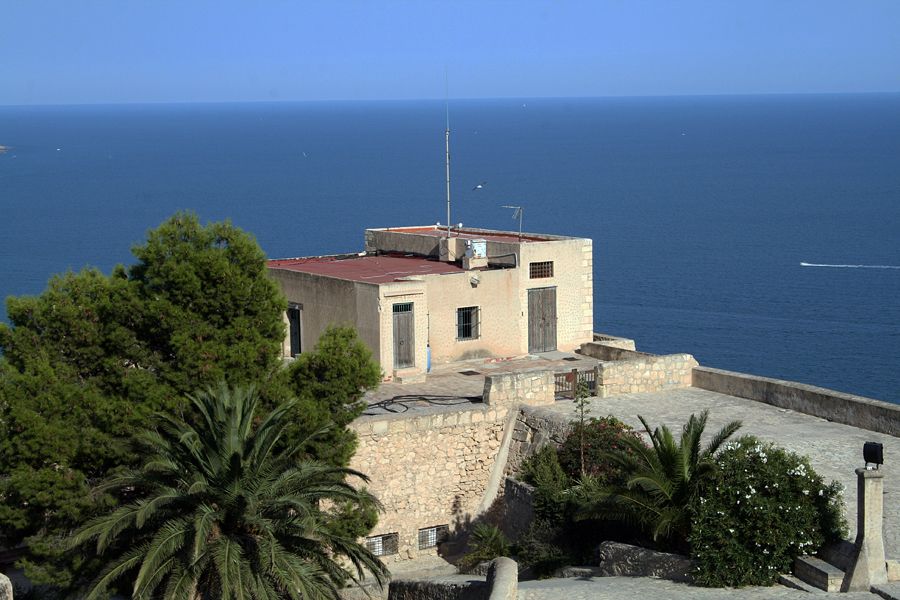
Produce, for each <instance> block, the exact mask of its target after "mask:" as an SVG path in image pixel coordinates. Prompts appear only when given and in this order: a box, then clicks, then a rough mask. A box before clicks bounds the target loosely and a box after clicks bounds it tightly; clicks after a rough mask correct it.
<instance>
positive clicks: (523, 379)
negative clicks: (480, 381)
mask: <svg viewBox="0 0 900 600" xmlns="http://www.w3.org/2000/svg"><path fill="white" fill-rule="evenodd" d="M482 397H483V401H484V403H485V404H487V405H489V406H495V407H509V406H513V405H517V404H521V403H524V404H528V405H531V406H541V405H545V404H553V402H554V401H555V400H556V383H555V381H554V379H553V372H552V371H518V372H515V373H500V374H497V375H488V376H486V377H485V378H484V394H483V396H482Z"/></svg>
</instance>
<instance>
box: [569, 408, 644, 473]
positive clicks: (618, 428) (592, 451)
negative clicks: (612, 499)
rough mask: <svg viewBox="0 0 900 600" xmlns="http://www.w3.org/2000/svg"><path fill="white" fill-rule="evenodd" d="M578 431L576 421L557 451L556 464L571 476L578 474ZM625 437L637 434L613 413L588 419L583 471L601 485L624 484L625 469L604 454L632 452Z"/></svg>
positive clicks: (579, 435) (634, 436)
mask: <svg viewBox="0 0 900 600" xmlns="http://www.w3.org/2000/svg"><path fill="white" fill-rule="evenodd" d="M581 434H582V425H581V423H575V426H574V427H573V428H572V431H571V432H570V433H569V435H568V436H567V437H566V439H565V441H564V442H563V443H562V445H560V447H559V451H558V454H559V464H560V466H562V469H563V471H565V473H566V475H568V476H569V477H571V478H572V479H577V478H579V477H581V441H582V436H581ZM627 438H637V434H636V433H635V432H634V430H633V429H632V428H631V427H630V426H629V425H626V424H625V423H623V422H622V421H620V420H618V419H617V418H615V417H613V416H612V415H610V416H608V417H602V418H599V419H598V418H593V419H590V420H589V421H587V422H586V423H585V424H584V462H585V475H590V476H591V477H594V478H595V479H597V481H598V483H600V484H602V485H621V484H624V483H625V479H626V473H625V472H624V470H623V469H622V467H621V466H620V465H619V464H617V463H616V462H614V461H610V460H609V459H608V457H607V456H606V455H607V454H608V453H615V452H626V453H628V452H631V450H630V449H629V447H628V445H627V444H626V443H625V442H624V440H625V439H627Z"/></svg>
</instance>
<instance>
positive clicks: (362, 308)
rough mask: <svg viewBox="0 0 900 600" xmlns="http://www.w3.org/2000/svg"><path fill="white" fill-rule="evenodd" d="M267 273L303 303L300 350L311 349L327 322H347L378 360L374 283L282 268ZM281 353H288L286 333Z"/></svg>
mask: <svg viewBox="0 0 900 600" xmlns="http://www.w3.org/2000/svg"><path fill="white" fill-rule="evenodd" d="M269 274H270V276H271V277H272V278H273V279H275V281H277V282H278V284H279V285H280V286H281V289H282V291H283V292H284V295H285V296H286V297H287V299H288V302H292V303H297V304H301V305H302V306H303V310H302V311H301V328H300V347H301V350H302V351H303V352H308V351H310V350H312V348H313V346H315V344H316V341H317V340H318V339H319V336H321V335H322V332H324V331H325V329H326V328H327V327H328V326H329V325H351V326H353V327H355V328H356V330H357V332H358V333H359V336H360V339H361V340H362V341H363V343H365V344H366V345H367V346H368V347H369V348H370V349H372V351H373V353H374V358H375V360H377V361H379V362H381V357H380V355H379V352H380V348H381V339H380V333H379V325H380V322H379V317H378V292H379V290H378V286H376V285H372V284H368V283H359V282H353V281H344V280H342V279H334V278H332V277H322V276H318V275H311V274H309V273H300V272H297V271H288V270H286V269H270V270H269ZM286 320H287V316H285V321H286ZM287 333H288V335H290V332H289V331H288V332H287ZM282 354H283V356H289V355H290V340H289V338H288V337H287V336H286V337H285V340H284V342H283V343H282Z"/></svg>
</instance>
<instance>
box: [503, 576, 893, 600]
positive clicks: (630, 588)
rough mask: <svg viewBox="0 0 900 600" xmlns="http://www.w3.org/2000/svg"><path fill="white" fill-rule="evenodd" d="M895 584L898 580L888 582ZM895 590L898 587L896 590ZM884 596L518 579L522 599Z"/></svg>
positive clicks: (853, 599)
mask: <svg viewBox="0 0 900 600" xmlns="http://www.w3.org/2000/svg"><path fill="white" fill-rule="evenodd" d="M888 585H889V586H894V585H895V584H888ZM883 587H884V589H885V591H887V592H888V593H889V594H890V596H889V597H895V598H896V597H900V596H897V595H895V594H897V593H898V592H900V589H897V588H896V587H890V588H889V587H888V586H883ZM895 590H896V591H895ZM826 597H828V598H834V599H835V600H863V599H865V600H881V598H882V597H881V596H879V595H876V594H872V593H869V592H851V593H846V594H836V593H833V592H832V593H830V594H829V593H827V592H813V593H809V592H804V591H800V590H794V589H790V588H786V587H784V586H781V585H775V586H772V587H748V588H739V589H721V588H701V587H694V586H690V585H685V584H683V583H675V582H672V581H666V580H664V579H655V578H652V577H595V578H591V579H546V580H543V581H522V582H520V583H519V600H620V599H622V598H646V599H650V598H653V599H654V600H655V599H660V600H662V599H671V600H718V599H720V598H722V599H726V600H781V599H784V600H789V599H790V600H804V599H806V600H811V599H813V598H826Z"/></svg>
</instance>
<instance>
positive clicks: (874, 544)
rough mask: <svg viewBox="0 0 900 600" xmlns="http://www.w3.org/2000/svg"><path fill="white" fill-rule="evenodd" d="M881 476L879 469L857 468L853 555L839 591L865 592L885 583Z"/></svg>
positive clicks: (882, 486)
mask: <svg viewBox="0 0 900 600" xmlns="http://www.w3.org/2000/svg"><path fill="white" fill-rule="evenodd" d="M883 506H884V475H882V473H881V472H880V471H878V470H869V469H865V468H860V469H856V507H857V508H856V542H855V544H854V546H855V548H854V552H855V554H856V556H855V558H854V559H853V562H852V563H851V564H850V568H849V569H847V574H846V575H844V581H843V582H842V584H841V591H842V592H868V591H869V590H870V589H871V588H872V586H873V585H878V584H882V583H887V567H886V566H885V565H886V563H885V559H884V538H883V537H882V522H881V519H882V513H883Z"/></svg>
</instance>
